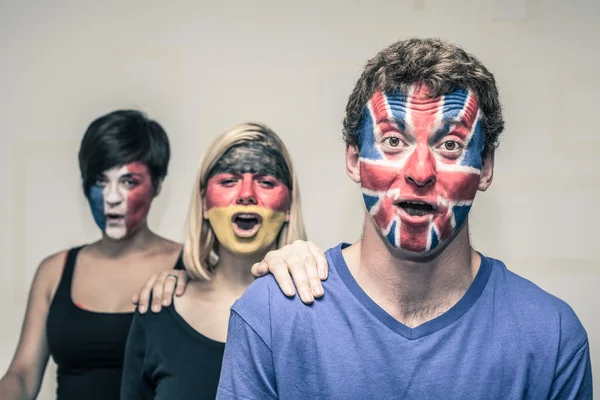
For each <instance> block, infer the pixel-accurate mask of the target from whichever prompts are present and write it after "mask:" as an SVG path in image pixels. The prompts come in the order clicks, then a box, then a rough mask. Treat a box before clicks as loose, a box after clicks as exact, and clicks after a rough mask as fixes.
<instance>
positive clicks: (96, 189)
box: [89, 185, 106, 232]
mask: <svg viewBox="0 0 600 400" xmlns="http://www.w3.org/2000/svg"><path fill="white" fill-rule="evenodd" d="M103 190H104V188H103V187H102V186H100V185H92V186H91V187H90V194H89V202H90V208H91V210H92V215H93V216H94V221H96V225H98V227H99V228H100V230H101V231H102V232H104V231H105V230H106V216H105V215H104V194H103Z"/></svg>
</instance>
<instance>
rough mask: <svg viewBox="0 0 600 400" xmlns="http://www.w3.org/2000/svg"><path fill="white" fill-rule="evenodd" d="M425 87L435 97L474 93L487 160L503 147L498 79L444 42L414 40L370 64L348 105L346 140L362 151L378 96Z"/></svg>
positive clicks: (396, 45) (395, 45) (388, 50)
mask: <svg viewBox="0 0 600 400" xmlns="http://www.w3.org/2000/svg"><path fill="white" fill-rule="evenodd" d="M417 83H419V84H425V85H427V86H428V87H429V88H430V95H431V96H432V97H437V96H441V95H444V94H448V93H451V92H452V91H454V90H456V89H458V88H463V89H470V90H471V91H473V92H474V93H475V94H476V96H477V99H478V101H479V107H480V109H481V112H482V120H481V121H482V125H483V132H484V138H485V144H484V148H483V152H482V156H483V157H485V156H488V155H490V154H491V153H493V152H494V150H495V149H496V148H497V147H498V137H499V136H500V133H501V132H502V131H503V130H504V120H503V118H502V106H501V104H500V98H499V93H498V88H497V87H496V80H495V79H494V76H493V75H492V74H491V73H490V72H489V71H488V70H487V68H485V67H484V66H483V64H482V63H481V62H480V61H479V60H477V59H476V58H475V57H473V56H472V55H470V54H469V53H467V52H466V51H464V50H463V49H461V48H460V47H458V46H455V45H453V44H450V43H448V42H446V41H443V40H440V39H420V38H412V39H408V40H401V41H398V42H395V43H393V44H391V45H390V46H388V47H386V48H384V49H383V50H382V51H380V52H379V53H378V54H377V55H376V56H375V57H373V58H372V59H370V60H369V61H368V62H367V65H366V66H365V68H364V70H363V72H362V74H361V76H360V78H359V79H358V82H357V83H356V86H355V87H354V90H353V91H352V94H350V97H349V99H348V104H347V105H346V115H345V117H344V130H343V134H344V141H345V142H346V143H347V144H349V145H353V146H357V147H358V146H359V143H358V133H359V132H358V131H359V128H360V126H361V123H362V119H363V116H364V110H365V107H366V105H367V102H368V101H369V99H370V98H371V96H373V94H374V93H375V91H377V90H381V91H383V92H385V93H390V92H398V91H400V92H401V93H406V92H407V90H408V88H409V87H410V86H411V85H413V84H417Z"/></svg>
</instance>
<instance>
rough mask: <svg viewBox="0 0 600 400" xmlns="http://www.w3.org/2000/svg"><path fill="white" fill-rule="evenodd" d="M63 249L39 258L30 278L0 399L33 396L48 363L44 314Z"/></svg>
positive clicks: (1, 381)
mask: <svg viewBox="0 0 600 400" xmlns="http://www.w3.org/2000/svg"><path fill="white" fill-rule="evenodd" d="M64 257H65V252H62V253H59V254H55V255H52V256H50V257H48V258H47V259H45V260H44V261H42V263H41V264H40V266H39V267H38V270H37V272H36V274H35V277H34V279H33V283H32V285H31V290H30V292H29V300H28V303H27V310H26V312H25V319H24V321H23V325H22V328H21V337H20V338H19V343H18V345H17V350H16V351H15V354H14V356H13V359H12V362H11V363H10V366H9V367H8V371H7V372H6V374H5V375H4V376H3V377H2V379H0V399H2V400H29V399H34V398H35V397H36V396H37V394H38V392H39V390H40V386H41V383H42V378H43V376H44V371H45V370H46V365H47V364H48V357H49V354H50V353H49V350H48V343H47V340H46V317H47V316H48V309H49V306H50V300H51V298H52V296H53V294H54V290H55V288H56V286H57V284H58V280H59V279H60V274H61V272H62V266H63V263H64Z"/></svg>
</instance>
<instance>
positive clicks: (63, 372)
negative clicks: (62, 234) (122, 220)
mask: <svg viewBox="0 0 600 400" xmlns="http://www.w3.org/2000/svg"><path fill="white" fill-rule="evenodd" d="M82 247H83V246H80V247H76V248H73V249H71V250H69V253H68V255H67V260H66V262H65V267H64V270H63V273H62V277H61V280H60V283H59V284H58V288H57V290H56V294H55V295H54V299H53V300H52V303H51V305H50V309H49V311H48V318H47V321H46V334H47V338H48V346H49V348H50V354H51V355H52V358H53V359H54V361H55V362H56V364H57V366H58V370H57V388H56V395H57V399H58V400H71V399H77V400H81V399H86V400H96V399H97V400H112V399H115V400H118V399H119V391H120V388H121V374H122V370H123V358H124V353H125V342H126V341H127V335H128V334H129V328H130V325H131V321H132V319H133V314H134V313H133V312H126V313H114V314H111V313H102V312H94V311H88V310H84V309H82V308H79V307H77V306H76V305H75V304H74V303H73V299H72V298H71V282H72V279H73V271H74V269H75V262H76V259H77V253H79V250H81V248H82ZM175 269H183V261H182V258H181V255H180V256H179V258H178V259H177V263H176V265H175Z"/></svg>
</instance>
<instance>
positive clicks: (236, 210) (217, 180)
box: [204, 142, 290, 255]
mask: <svg viewBox="0 0 600 400" xmlns="http://www.w3.org/2000/svg"><path fill="white" fill-rule="evenodd" d="M209 176H210V178H209V180H208V184H207V188H206V195H205V196H206V202H205V205H206V206H205V210H204V218H205V219H207V220H208V221H209V222H210V225H211V227H212V230H213V232H214V233H215V235H216V236H217V239H218V241H219V243H220V245H221V251H223V250H226V251H230V252H232V253H237V254H243V255H251V254H260V253H264V252H265V250H267V251H268V250H270V249H271V248H273V245H274V243H275V239H276V238H277V236H278V235H279V231H280V230H281V227H282V226H283V224H284V223H285V222H288V221H289V219H290V213H289V209H290V182H289V179H288V178H287V177H288V176H289V171H288V170H287V166H286V163H285V161H284V160H283V158H282V157H281V155H280V154H279V153H277V152H276V151H274V150H273V149H272V148H271V147H269V146H268V145H266V144H264V143H260V142H245V143H241V144H238V145H236V146H233V147H231V148H230V149H229V150H228V151H227V152H226V153H225V154H224V155H223V157H222V158H221V159H220V160H219V161H218V162H217V164H216V165H215V167H214V168H213V169H212V171H211V173H210V174H209Z"/></svg>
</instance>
